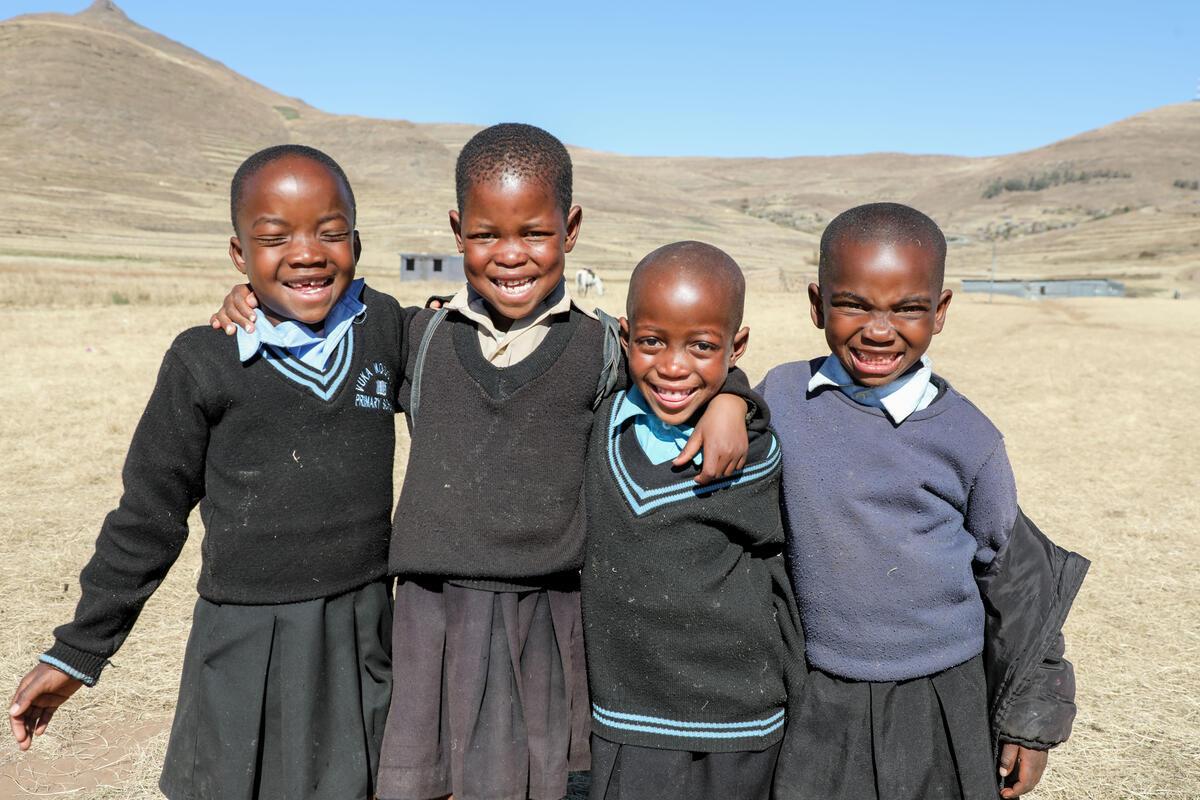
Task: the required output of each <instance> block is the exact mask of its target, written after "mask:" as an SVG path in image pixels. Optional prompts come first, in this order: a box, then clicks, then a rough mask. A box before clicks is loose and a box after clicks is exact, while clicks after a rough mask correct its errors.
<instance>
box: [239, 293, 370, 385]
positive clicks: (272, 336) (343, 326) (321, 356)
mask: <svg viewBox="0 0 1200 800" xmlns="http://www.w3.org/2000/svg"><path fill="white" fill-rule="evenodd" d="M362 290H363V279H362V278H359V279H358V280H355V281H353V282H352V283H351V284H350V288H348V289H347V290H346V293H345V294H344V295H342V297H341V299H340V300H338V301H337V303H335V304H334V306H333V308H332V309H331V310H330V312H329V316H327V317H326V318H325V325H324V332H323V333H319V334H318V333H314V332H313V330H312V329H311V328H309V327H308V326H307V325H304V324H302V323H299V322H296V321H294V320H290V319H288V320H284V321H282V322H280V323H279V324H278V325H273V324H272V323H271V321H270V320H268V319H267V315H266V314H264V313H262V310H261V309H260V310H259V313H258V315H257V316H258V318H257V319H256V320H255V321H254V333H246V331H244V330H242V329H241V328H238V329H237V343H238V358H240V359H241V360H242V362H243V363H244V362H246V361H249V360H250V359H252V358H254V356H255V355H256V354H257V353H258V351H259V350H260V349H262V346H263V345H265V344H271V345H275V346H276V347H282V348H284V349H285V350H287V351H288V352H289V353H290V354H292V355H293V356H295V357H296V358H298V359H300V361H301V362H302V363H304V364H307V365H308V366H310V367H312V368H313V369H317V370H324V369H325V365H326V364H327V363H329V357H330V356H331V355H333V353H334V351H336V350H337V346H338V345H339V344H340V343H341V341H342V339H343V338H345V336H346V333H347V332H348V331H349V330H350V326H351V325H352V324H353V323H354V318H355V317H357V316H358V315H359V314H361V313H363V312H364V311H366V310H367V307H366V306H365V305H363V302H362V300H361V299H360V298H361V296H362Z"/></svg>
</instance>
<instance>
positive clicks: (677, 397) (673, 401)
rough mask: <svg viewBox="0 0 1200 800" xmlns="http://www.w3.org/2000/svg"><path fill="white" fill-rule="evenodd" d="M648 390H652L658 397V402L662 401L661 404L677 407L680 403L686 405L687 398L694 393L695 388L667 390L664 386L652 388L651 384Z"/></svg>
mask: <svg viewBox="0 0 1200 800" xmlns="http://www.w3.org/2000/svg"><path fill="white" fill-rule="evenodd" d="M650 388H652V389H653V390H654V394H655V395H656V396H657V397H658V399H659V400H660V401H662V402H663V403H666V404H669V405H678V404H680V403H686V402H687V400H688V398H689V397H691V396H692V395H693V394H695V393H696V389H695V388H691V389H669V388H667V387H665V386H654V385H653V384H651V387H650Z"/></svg>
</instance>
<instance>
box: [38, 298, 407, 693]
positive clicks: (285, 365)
mask: <svg viewBox="0 0 1200 800" xmlns="http://www.w3.org/2000/svg"><path fill="white" fill-rule="evenodd" d="M362 300H363V303H364V304H365V305H366V306H367V311H366V312H365V314H364V315H362V316H360V317H359V318H358V319H357V320H355V323H354V324H353V325H352V326H351V332H350V333H349V334H347V335H346V337H345V339H344V340H343V341H342V343H341V345H340V346H339V348H338V350H337V351H336V353H335V354H334V355H333V356H332V357H331V358H330V360H329V363H328V365H327V368H326V370H325V371H324V372H323V373H322V372H318V371H316V370H313V369H312V368H310V367H307V366H306V365H303V364H301V363H300V362H298V361H296V360H294V359H292V358H290V357H289V356H288V355H287V354H286V353H285V352H284V351H281V350H278V349H274V348H267V349H264V350H263V351H260V353H259V355H257V356H255V357H254V358H253V359H251V360H250V361H248V362H247V363H245V364H242V363H240V362H239V360H238V354H237V344H236V341H235V340H234V339H232V338H229V337H226V336H225V335H224V333H222V332H220V331H215V330H213V329H211V328H207V327H203V328H192V329H190V330H187V331H185V332H183V333H182V334H180V335H179V337H178V338H176V340H175V342H174V343H173V344H172V345H171V348H170V349H169V350H168V351H167V354H166V356H165V357H164V359H163V363H162V367H161V369H160V371H159V374H158V383H157V385H156V386H155V388H154V393H153V394H152V395H151V397H150V401H149V403H148V405H147V406H146V410H145V412H144V413H143V414H142V418H141V421H140V422H139V423H138V426H137V430H136V432H135V433H134V436H133V442H132V443H131V445H130V447H129V455H128V456H127V457H126V460H125V468H124V470H123V472H122V479H123V482H124V494H123V495H122V497H121V502H120V505H119V506H118V507H117V509H116V510H114V511H113V512H111V513H110V514H109V515H108V517H107V518H106V519H105V521H104V525H103V527H102V528H101V530H100V536H99V538H98V539H97V541H96V552H95V554H94V555H93V556H92V558H91V560H90V561H89V562H88V564H87V566H86V567H84V569H83V573H82V574H81V576H80V584H81V587H82V593H81V596H80V599H79V604H78V607H77V608H76V612H75V619H74V620H73V621H72V622H70V623H68V624H66V625H63V626H61V627H59V628H58V629H57V630H56V631H55V632H54V635H55V638H56V640H57V641H56V643H55V645H54V646H53V647H52V648H51V649H50V650H49V651H48V652H47V654H46V660H49V661H51V663H54V662H59V663H60V664H63V665H66V666H67V667H68V668H69V669H70V671H73V672H77V673H79V674H80V675H83V676H85V677H86V678H87V679H88V682H94V681H95V679H96V678H97V677H98V676H99V674H100V671H101V668H102V667H103V665H104V663H105V662H106V660H107V659H108V658H109V657H110V656H111V655H112V654H113V653H115V652H116V650H117V648H118V647H120V646H121V643H122V642H123V641H124V640H125V637H126V635H127V634H128V633H129V630H130V628H131V627H132V626H133V624H134V622H135V620H136V619H137V616H138V614H139V613H140V612H141V609H142V605H143V604H144V603H145V601H146V599H147V598H148V597H149V596H150V595H151V593H153V592H154V590H155V589H156V588H157V587H158V585H159V583H160V582H161V581H162V579H163V577H164V576H165V575H166V573H167V570H168V569H169V568H170V567H171V565H172V564H173V563H174V562H175V559H176V558H177V557H178V556H179V552H180V550H181V548H182V547H183V544H184V541H185V540H186V539H187V535H188V526H187V519H188V514H189V512H190V511H191V510H192V508H194V507H195V506H196V504H197V503H199V504H200V513H201V518H202V519H203V522H204V530H205V533H204V541H203V543H202V545H201V552H202V564H201V571H200V579H199V583H198V586H197V589H198V591H199V593H200V595H201V596H202V597H204V598H205V599H207V600H210V601H212V602H215V603H239V604H273V603H290V602H298V601H301V600H309V599H312V598H316V597H326V596H330V595H334V594H338V593H341V592H345V591H348V590H350V589H354V588H357V587H359V586H362V585H365V584H366V583H369V582H370V581H372V580H376V579H378V578H380V577H383V576H384V575H385V574H386V571H387V546H388V537H389V535H390V529H391V526H390V523H389V514H390V511H391V503H392V462H393V458H394V451H395V428H394V421H393V411H394V410H395V406H396V403H395V397H396V391H397V389H398V385H399V383H400V380H399V378H400V376H401V375H402V369H403V365H404V356H405V353H404V351H403V334H404V331H405V326H406V321H407V313H406V312H405V311H403V310H402V309H401V308H400V306H399V304H398V303H397V302H396V301H395V299H393V298H391V297H389V296H387V295H384V294H380V293H378V292H375V291H373V290H372V289H370V288H366V287H364V289H363V295H362Z"/></svg>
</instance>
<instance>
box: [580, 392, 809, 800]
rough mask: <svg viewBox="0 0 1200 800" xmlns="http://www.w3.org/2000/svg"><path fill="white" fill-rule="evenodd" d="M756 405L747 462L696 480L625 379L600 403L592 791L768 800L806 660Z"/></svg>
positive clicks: (591, 547)
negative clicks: (792, 686) (722, 475)
mask: <svg viewBox="0 0 1200 800" xmlns="http://www.w3.org/2000/svg"><path fill="white" fill-rule="evenodd" d="M757 406H758V408H757V414H756V417H755V419H754V421H753V423H752V424H751V427H750V435H751V441H750V450H749V454H748V456H747V463H746V466H745V467H744V468H743V469H742V470H740V471H739V472H738V473H737V474H735V475H734V476H732V477H730V478H728V479H725V480H721V481H717V482H715V483H713V484H710V485H708V486H704V487H701V486H698V485H697V484H696V483H694V481H693V479H694V478H695V476H696V475H697V474H698V472H699V464H698V463H696V462H693V463H692V464H690V465H688V466H686V467H684V468H682V469H677V468H673V467H672V465H671V461H672V459H674V458H675V457H677V456H678V454H679V452H680V451H681V450H682V446H683V443H684V442H686V440H687V438H688V436H689V435H690V433H691V431H690V429H686V428H682V429H681V428H678V427H675V426H667V425H664V424H663V423H662V422H661V421H660V420H659V419H658V418H657V417H655V416H654V415H653V413H652V412H651V411H650V409H649V406H648V405H647V404H646V401H645V399H644V398H643V397H642V396H641V394H640V393H639V392H638V390H637V389H636V388H632V389H630V390H629V391H628V392H619V393H618V394H616V395H615V396H614V397H613V398H611V399H610V400H608V401H606V403H605V404H604V405H603V406H602V407H601V410H600V412H599V413H600V414H601V415H602V424H599V425H597V426H596V430H595V432H594V434H593V437H592V442H591V446H590V451H589V456H588V465H587V488H586V495H587V510H588V546H587V558H586V562H585V566H584V570H583V619H584V633H585V641H586V643H587V652H588V671H589V683H590V687H591V697H592V734H593V735H592V786H591V789H592V791H591V797H592V798H593V800H669V799H670V798H679V800H684V798H687V799H688V800H701V799H703V798H712V800H726V798H731V797H736V798H739V800H755V798H763V799H764V800H765V798H767V797H769V796H771V792H772V786H773V783H774V780H775V773H776V761H777V758H778V754H779V749H780V742H781V740H782V738H783V735H784V730H785V727H786V726H787V725H788V724H789V722H790V721H789V719H788V711H787V701H788V694H789V682H794V681H795V680H796V679H797V678H798V677H799V674H800V673H801V672H802V671H803V663H804V657H803V650H802V644H801V636H800V633H799V627H798V621H797V619H796V610H795V605H794V601H793V599H792V593H791V587H790V586H789V583H788V579H787V575H786V573H785V570H784V561H783V557H782V548H783V524H782V522H781V519H780V513H779V464H780V452H779V446H778V444H777V442H776V440H775V437H774V435H773V434H772V433H771V432H770V431H769V430H768V429H767V422H768V416H767V413H766V408H765V406H764V405H763V404H762V403H761V402H759V403H758V404H757Z"/></svg>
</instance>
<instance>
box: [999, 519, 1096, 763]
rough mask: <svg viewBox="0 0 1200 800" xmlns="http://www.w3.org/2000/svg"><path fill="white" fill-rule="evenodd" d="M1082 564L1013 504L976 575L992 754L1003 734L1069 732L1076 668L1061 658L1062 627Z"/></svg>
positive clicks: (1028, 738)
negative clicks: (1013, 512) (998, 546)
mask: <svg viewBox="0 0 1200 800" xmlns="http://www.w3.org/2000/svg"><path fill="white" fill-rule="evenodd" d="M1089 564H1090V562H1089V561H1088V560H1087V559H1086V558H1084V557H1083V556H1081V555H1079V554H1078V553H1073V552H1070V551H1068V550H1064V549H1063V548H1061V547H1059V546H1058V545H1056V544H1054V542H1052V541H1050V539H1049V538H1047V537H1046V535H1045V534H1043V533H1042V532H1041V531H1040V530H1039V529H1038V527H1037V526H1036V525H1034V524H1033V522H1032V521H1031V520H1030V519H1029V518H1028V517H1027V516H1025V513H1024V512H1018V513H1017V521H1016V523H1015V524H1014V525H1013V532H1012V535H1011V536H1010V537H1009V540H1008V543H1007V545H1006V546H1005V548H1004V549H1003V550H1001V551H1000V553H999V554H998V555H997V557H996V559H995V560H994V561H993V562H992V564H991V565H989V567H988V569H987V571H986V572H984V573H983V574H981V575H979V576H977V580H978V584H979V593H980V595H981V596H982V598H983V605H984V609H985V610H986V613H987V619H986V622H985V624H986V635H985V637H984V649H983V660H984V669H985V671H986V674H987V688H988V711H989V716H990V718H991V720H992V744H993V749H994V751H995V754H996V755H999V750H1000V745H1001V744H1002V743H1003V742H1015V743H1016V744H1019V745H1022V746H1025V747H1030V748H1033V749H1036V750H1046V749H1049V748H1051V747H1054V746H1055V745H1057V744H1061V743H1062V742H1065V741H1066V740H1067V738H1068V737H1069V736H1070V735H1071V723H1072V721H1073V720H1074V719H1075V670H1074V668H1073V667H1072V666H1071V662H1069V661H1067V660H1066V659H1065V658H1063V652H1064V642H1063V635H1062V627H1063V623H1064V622H1065V621H1066V618H1067V612H1068V611H1070V610H1071V603H1072V602H1073V601H1074V600H1075V595H1076V594H1077V593H1078V592H1079V587H1080V585H1081V584H1082V583H1083V577H1084V575H1085V574H1086V573H1087V570H1088V566H1089Z"/></svg>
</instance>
